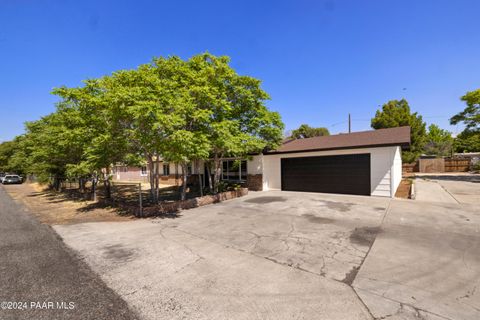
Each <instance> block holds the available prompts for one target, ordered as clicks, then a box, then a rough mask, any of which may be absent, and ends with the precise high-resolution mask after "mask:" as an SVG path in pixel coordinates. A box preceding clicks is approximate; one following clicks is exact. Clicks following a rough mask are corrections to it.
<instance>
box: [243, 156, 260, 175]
mask: <svg viewBox="0 0 480 320" xmlns="http://www.w3.org/2000/svg"><path fill="white" fill-rule="evenodd" d="M262 173H263V155H257V156H253V157H252V158H251V159H248V161H247V174H262Z"/></svg>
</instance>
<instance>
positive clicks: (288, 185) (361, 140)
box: [262, 127, 410, 197]
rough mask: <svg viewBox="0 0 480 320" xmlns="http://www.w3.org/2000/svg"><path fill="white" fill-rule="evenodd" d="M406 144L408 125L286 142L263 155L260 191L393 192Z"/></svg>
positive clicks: (386, 193) (390, 195)
mask: <svg viewBox="0 0 480 320" xmlns="http://www.w3.org/2000/svg"><path fill="white" fill-rule="evenodd" d="M409 144H410V128H409V127H399V128H391V129H380V130H374V131H364V132H355V133H350V134H339V135H332V136H323V137H314V138H307V139H298V140H291V141H286V142H284V143H283V144H282V146H280V147H279V148H277V149H276V150H274V151H270V152H267V153H264V154H263V158H262V167H263V168H262V169H263V170H262V171H263V172H262V175H263V177H262V181H263V190H285V191H302V192H323V193H339V194H354V195H373V196H385V197H393V196H394V195H395V191H396V189H397V188H398V185H399V184H400V181H401V179H402V161H401V149H402V148H408V146H409Z"/></svg>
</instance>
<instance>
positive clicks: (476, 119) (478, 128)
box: [450, 89, 480, 152]
mask: <svg viewBox="0 0 480 320" xmlns="http://www.w3.org/2000/svg"><path fill="white" fill-rule="evenodd" d="M461 100H462V101H464V102H465V103H466V104H467V106H466V107H465V109H464V110H463V111H462V112H459V113H457V114H456V115H454V116H453V117H452V118H451V119H450V123H451V124H452V125H456V124H459V123H464V124H465V126H466V127H465V130H464V131H463V132H461V133H460V134H459V135H458V136H457V137H456V139H455V143H454V146H455V151H457V152H478V151H480V89H478V90H475V91H470V92H467V93H466V94H465V95H464V96H463V97H462V98H461Z"/></svg>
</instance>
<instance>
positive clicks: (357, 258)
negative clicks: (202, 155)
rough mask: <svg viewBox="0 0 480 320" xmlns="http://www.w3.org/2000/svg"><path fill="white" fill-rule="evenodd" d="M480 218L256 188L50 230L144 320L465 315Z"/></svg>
mask: <svg viewBox="0 0 480 320" xmlns="http://www.w3.org/2000/svg"><path fill="white" fill-rule="evenodd" d="M464 183H471V182H464ZM460 188H469V187H460ZM469 199H470V201H473V200H472V199H473V197H471V198H469ZM479 225H480V212H479V210H478V205H474V204H468V203H458V201H457V202H455V203H442V202H429V201H412V200H401V199H394V200H392V199H386V198H375V197H356V196H342V195H326V194H312V193H295V192H260V193H251V194H250V195H248V196H247V197H244V198H240V199H235V200H230V201H226V202H223V203H220V204H216V205H211V206H206V207H202V208H197V209H192V210H188V211H184V212H183V213H182V215H181V216H180V217H178V218H175V219H145V220H137V221H133V222H112V223H106V222H104V223H84V224H77V225H64V226H56V227H55V229H56V230H57V232H58V233H59V234H60V235H61V236H62V238H63V239H64V240H65V242H66V243H67V244H68V245H69V246H71V247H72V248H74V249H75V250H77V252H79V253H80V255H81V256H82V257H84V258H85V260H86V261H87V262H88V263H89V264H90V265H91V266H92V268H93V269H94V270H95V271H96V272H97V273H99V274H100V275H101V276H102V278H103V279H104V281H106V283H107V284H108V285H109V286H110V287H111V288H113V289H114V290H115V291H116V292H118V293H119V294H120V295H121V296H122V297H123V298H124V299H125V300H126V301H127V302H128V303H129V305H130V306H131V307H132V308H134V309H135V310H136V311H137V312H138V313H139V314H140V315H141V316H143V317H144V318H145V319H373V318H375V319H390V320H393V319H433V320H435V319H459V320H460V319H462V320H463V319H472V320H473V319H479V318H480V294H479V293H478V290H477V286H478V285H479V281H480V258H479V257H480V228H479ZM372 243H373V245H372ZM365 257H366V258H365ZM357 272H358V273H357Z"/></svg>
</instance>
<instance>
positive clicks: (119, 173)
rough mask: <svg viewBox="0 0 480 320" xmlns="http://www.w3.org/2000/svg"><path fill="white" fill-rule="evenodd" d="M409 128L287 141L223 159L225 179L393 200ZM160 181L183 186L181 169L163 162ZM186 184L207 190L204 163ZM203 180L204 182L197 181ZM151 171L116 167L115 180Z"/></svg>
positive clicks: (193, 166) (254, 186)
mask: <svg viewBox="0 0 480 320" xmlns="http://www.w3.org/2000/svg"><path fill="white" fill-rule="evenodd" d="M409 145H410V128H409V127H398V128H391V129H379V130H374V131H364V132H355V133H349V134H338V135H332V136H321V137H313V138H306V139H296V140H286V141H284V142H283V144H282V145H281V146H279V147H278V148H276V149H275V150H271V151H266V152H263V153H261V154H253V155H250V156H248V157H246V158H225V159H222V166H221V168H222V174H221V179H222V180H226V181H229V182H237V183H242V184H245V185H246V186H247V187H248V188H249V189H250V190H255V191H261V190H265V191H267V190H287V191H305V192H325V193H340V194H356V195H372V196H382V197H393V196H394V195H395V192H396V190H397V188H398V186H399V184H400V181H401V179H402V160H401V150H402V149H408V147H409ZM159 166H160V174H161V181H162V182H163V183H168V184H177V185H179V184H181V179H180V176H181V174H182V168H181V167H180V166H178V165H177V164H175V163H169V162H165V161H161V160H160V161H159ZM187 170H188V172H187V173H188V175H189V178H188V183H192V184H193V183H197V181H201V183H202V184H203V186H207V185H208V184H209V179H208V168H207V167H206V164H205V163H204V162H203V161H198V162H196V163H190V164H189V165H188V167H187ZM198 175H200V179H198ZM147 177H148V167H147V166H144V167H127V166H122V165H117V166H115V168H114V172H113V178H114V179H116V180H130V181H132V180H135V181H139V180H145V181H146V180H147Z"/></svg>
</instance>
